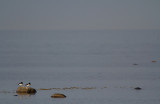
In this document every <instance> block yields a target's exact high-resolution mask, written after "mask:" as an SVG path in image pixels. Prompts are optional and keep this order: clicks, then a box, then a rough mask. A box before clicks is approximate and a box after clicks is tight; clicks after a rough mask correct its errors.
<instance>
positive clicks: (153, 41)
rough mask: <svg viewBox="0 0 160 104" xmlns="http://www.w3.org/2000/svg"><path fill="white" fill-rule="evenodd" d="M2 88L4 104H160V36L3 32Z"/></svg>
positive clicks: (155, 33) (0, 47)
mask: <svg viewBox="0 0 160 104" xmlns="http://www.w3.org/2000/svg"><path fill="white" fill-rule="evenodd" d="M152 60H155V61H156V62H152ZM134 64H137V65H134ZM21 81H23V82H24V83H28V82H31V84H32V87H33V88H36V89H37V93H36V94H35V95H21V96H13V95H15V94H16V93H15V91H16V88H17V87H18V86H17V84H18V83H19V82H21ZM0 83H1V87H0V103H1V104H44V103H47V104H53V103H55V104H159V102H160V99H159V96H160V90H159V88H160V31H157V30H150V31H149V30H145V31H0ZM70 87H77V88H78V89H65V88H70ZM135 87H142V90H140V91H136V90H134V88H135ZM41 88H45V89H48V88H55V89H52V90H40V89H41ZM57 88H58V89H57ZM53 93H63V94H65V95H66V96H67V98H65V99H53V98H50V96H51V95H52V94H53Z"/></svg>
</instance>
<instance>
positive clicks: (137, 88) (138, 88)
mask: <svg viewBox="0 0 160 104" xmlns="http://www.w3.org/2000/svg"><path fill="white" fill-rule="evenodd" d="M134 89H135V90H141V89H142V88H140V87H136V88H134Z"/></svg>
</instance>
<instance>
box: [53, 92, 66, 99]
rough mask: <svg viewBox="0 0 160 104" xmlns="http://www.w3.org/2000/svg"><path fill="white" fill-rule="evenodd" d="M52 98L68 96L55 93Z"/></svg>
mask: <svg viewBox="0 0 160 104" xmlns="http://www.w3.org/2000/svg"><path fill="white" fill-rule="evenodd" d="M51 97H52V98H66V95H64V94H60V93H55V94H53V95H52V96H51Z"/></svg>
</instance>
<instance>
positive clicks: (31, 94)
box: [17, 93, 36, 99]
mask: <svg viewBox="0 0 160 104" xmlns="http://www.w3.org/2000/svg"><path fill="white" fill-rule="evenodd" d="M35 94H36V93H17V95H18V98H20V99H24V98H25V99H27V98H30V97H31V96H33V95H35Z"/></svg>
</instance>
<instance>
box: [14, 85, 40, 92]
mask: <svg viewBox="0 0 160 104" xmlns="http://www.w3.org/2000/svg"><path fill="white" fill-rule="evenodd" d="M16 92H17V93H36V92H37V91H36V90H35V89H34V88H31V87H23V86H20V87H18V88H17V90H16Z"/></svg>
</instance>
